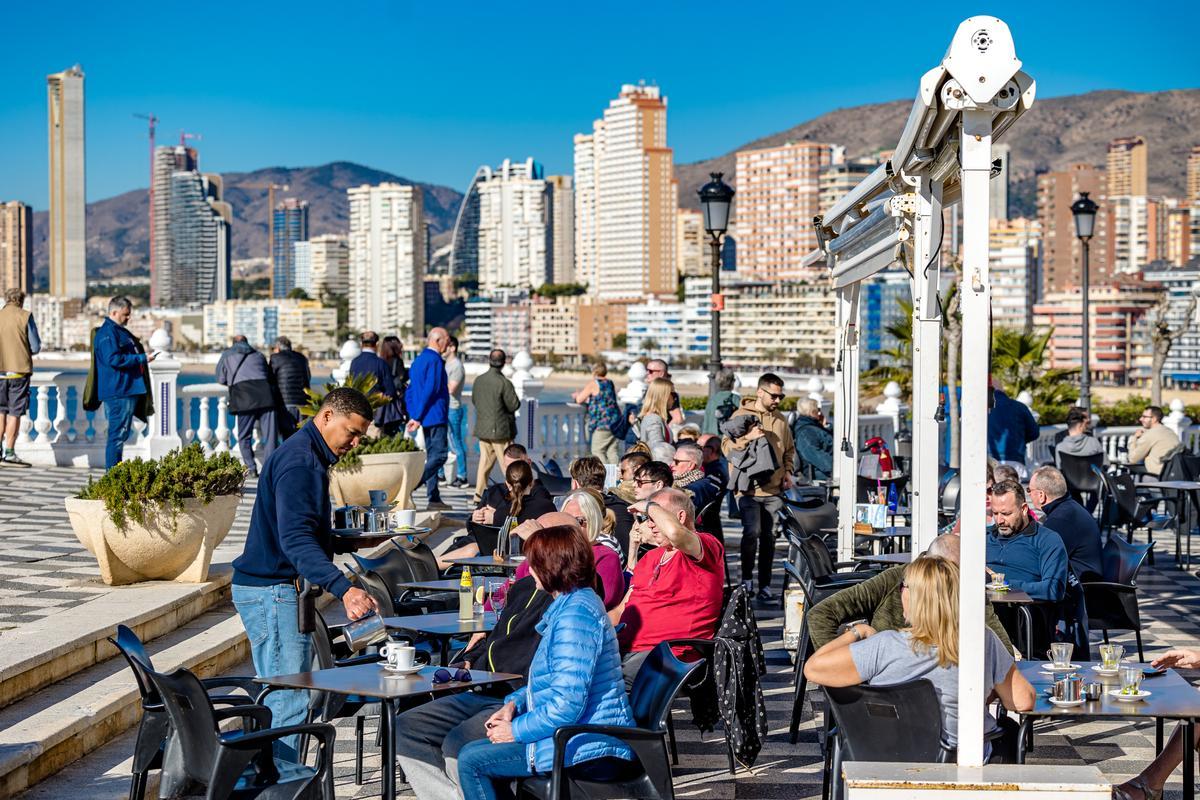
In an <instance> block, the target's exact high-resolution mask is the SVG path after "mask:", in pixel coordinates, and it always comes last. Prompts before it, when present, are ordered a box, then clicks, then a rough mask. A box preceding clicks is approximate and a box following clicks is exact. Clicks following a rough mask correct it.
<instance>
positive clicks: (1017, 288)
mask: <svg viewBox="0 0 1200 800" xmlns="http://www.w3.org/2000/svg"><path fill="white" fill-rule="evenodd" d="M989 227H990V231H989V235H988V274H989V276H990V280H991V286H992V324H993V325H997V326H1000V327H1004V328H1013V329H1015V330H1018V331H1029V330H1031V329H1032V326H1033V304H1034V302H1035V301H1036V300H1037V263H1038V255H1039V250H1040V247H1041V232H1040V231H1039V229H1038V223H1037V221H1036V220H1029V219H1021V218H1018V219H1013V220H1007V219H993V220H992V221H991V225H990V226H989Z"/></svg>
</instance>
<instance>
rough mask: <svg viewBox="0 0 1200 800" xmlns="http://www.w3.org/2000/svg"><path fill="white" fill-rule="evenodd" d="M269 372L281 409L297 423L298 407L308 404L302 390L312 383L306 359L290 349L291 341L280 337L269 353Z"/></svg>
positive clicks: (306, 396) (298, 416)
mask: <svg viewBox="0 0 1200 800" xmlns="http://www.w3.org/2000/svg"><path fill="white" fill-rule="evenodd" d="M271 372H272V374H274V375H275V385H276V386H278V387H279V395H280V397H281V398H282V399H283V407H284V408H285V409H287V412H288V413H289V414H291V415H292V420H293V421H294V422H296V423H299V422H300V407H301V406H303V405H304V404H305V403H307V402H308V395H306V394H305V393H304V390H305V389H307V388H308V387H309V384H311V383H312V371H311V370H310V369H309V366H308V358H306V357H305V355H304V354H303V353H298V352H296V351H295V350H293V349H292V340H291V339H289V338H287V337H286V336H280V337H279V338H278V339H276V340H275V347H274V349H273V350H272V352H271Z"/></svg>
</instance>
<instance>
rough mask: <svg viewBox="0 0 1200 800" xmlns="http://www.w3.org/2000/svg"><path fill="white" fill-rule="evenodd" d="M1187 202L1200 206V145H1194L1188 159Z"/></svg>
mask: <svg viewBox="0 0 1200 800" xmlns="http://www.w3.org/2000/svg"><path fill="white" fill-rule="evenodd" d="M1187 202H1188V205H1191V206H1200V144H1194V145H1192V152H1190V153H1188V159H1187Z"/></svg>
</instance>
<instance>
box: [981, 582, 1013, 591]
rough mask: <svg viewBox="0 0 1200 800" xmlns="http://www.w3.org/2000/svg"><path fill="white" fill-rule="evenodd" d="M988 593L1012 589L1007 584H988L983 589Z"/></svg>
mask: <svg viewBox="0 0 1200 800" xmlns="http://www.w3.org/2000/svg"><path fill="white" fill-rule="evenodd" d="M984 588H985V589H987V590H988V591H989V592H1007V591H1009V590H1010V589H1011V588H1012V587H1011V586H1009V585H1008V584H1007V583H989V584H987V585H986V586H985V587H984Z"/></svg>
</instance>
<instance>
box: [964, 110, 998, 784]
mask: <svg viewBox="0 0 1200 800" xmlns="http://www.w3.org/2000/svg"><path fill="white" fill-rule="evenodd" d="M960 157H961V164H962V218H963V238H962V256H963V279H962V283H961V287H960V288H961V292H962V315H963V326H962V327H963V337H962V338H963V342H962V348H963V352H962V373H963V375H962V490H961V491H962V543H961V555H960V566H961V577H960V584H959V598H958V609H959V611H958V636H959V648H958V658H959V661H958V763H959V764H960V765H962V766H968V767H977V766H981V765H982V764H983V707H984V699H985V697H986V695H987V689H988V688H989V687H985V686H984V685H983V636H984V633H983V632H984V622H983V619H984V617H983V606H984V599H985V590H984V574H985V573H984V568H985V562H986V559H985V554H986V545H987V542H986V538H985V536H986V533H985V524H986V523H985V519H984V515H985V511H984V509H985V506H986V494H985V491H986V478H987V412H988V406H987V396H988V392H987V383H988V362H989V359H988V346H989V345H988V306H989V303H990V298H989V293H990V290H989V284H988V177H989V174H990V170H991V159H992V112H990V111H978V110H965V111H963V112H962V143H961V156H960Z"/></svg>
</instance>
